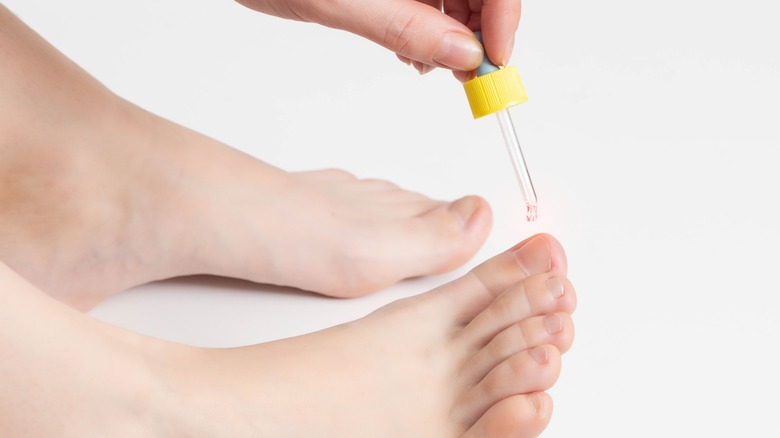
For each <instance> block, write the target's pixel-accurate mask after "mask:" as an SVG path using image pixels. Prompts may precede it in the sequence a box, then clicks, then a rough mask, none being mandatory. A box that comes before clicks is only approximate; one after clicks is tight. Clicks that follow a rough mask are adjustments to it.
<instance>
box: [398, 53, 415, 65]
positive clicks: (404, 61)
mask: <svg viewBox="0 0 780 438" xmlns="http://www.w3.org/2000/svg"><path fill="white" fill-rule="evenodd" d="M395 57H396V58H398V60H399V61H401V62H403V63H404V64H406V65H412V60H411V59H409V58H407V57H406V56H401V55H398V54H396V55H395Z"/></svg>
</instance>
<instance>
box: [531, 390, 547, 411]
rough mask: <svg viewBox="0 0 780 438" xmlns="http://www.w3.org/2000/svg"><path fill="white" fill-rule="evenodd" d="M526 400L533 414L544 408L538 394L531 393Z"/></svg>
mask: <svg viewBox="0 0 780 438" xmlns="http://www.w3.org/2000/svg"><path fill="white" fill-rule="evenodd" d="M528 398H529V399H530V400H531V406H533V408H534V411H535V413H537V414H538V413H539V412H541V410H542V409H543V408H544V404H543V403H542V396H541V395H539V393H533V394H531V395H530V396H528Z"/></svg>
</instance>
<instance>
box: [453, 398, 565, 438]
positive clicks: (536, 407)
mask: <svg viewBox="0 0 780 438" xmlns="http://www.w3.org/2000/svg"><path fill="white" fill-rule="evenodd" d="M551 415H552V399H551V398H550V396H549V395H547V393H544V392H537V393H533V394H523V395H515V396H512V397H509V398H506V399H504V400H501V401H500V402H498V403H496V404H495V405H494V406H492V407H491V408H490V409H488V411H487V412H485V415H483V416H482V417H481V418H480V419H479V420H477V422H476V424H474V426H472V427H471V428H469V429H468V430H467V431H466V433H464V434H463V438H484V437H490V438H505V437H506V438H532V437H536V436H539V434H541V433H542V431H543V430H544V428H545V427H547V424H548V423H549V422H550V417H551Z"/></svg>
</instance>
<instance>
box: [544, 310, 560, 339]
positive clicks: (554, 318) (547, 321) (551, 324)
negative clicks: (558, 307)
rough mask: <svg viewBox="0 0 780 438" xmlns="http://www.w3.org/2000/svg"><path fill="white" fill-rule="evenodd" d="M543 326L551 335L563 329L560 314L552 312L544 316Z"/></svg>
mask: <svg viewBox="0 0 780 438" xmlns="http://www.w3.org/2000/svg"><path fill="white" fill-rule="evenodd" d="M544 326H545V327H546V328H547V331H548V332H549V333H550V334H551V335H554V334H556V333H559V332H560V331H561V330H563V320H562V319H561V317H560V315H558V314H556V313H553V314H552V315H547V316H545V317H544Z"/></svg>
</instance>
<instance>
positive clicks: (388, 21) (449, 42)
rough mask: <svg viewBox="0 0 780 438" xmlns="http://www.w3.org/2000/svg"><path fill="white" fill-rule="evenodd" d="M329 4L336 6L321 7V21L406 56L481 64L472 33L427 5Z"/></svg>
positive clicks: (405, 1)
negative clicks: (323, 8)
mask: <svg viewBox="0 0 780 438" xmlns="http://www.w3.org/2000/svg"><path fill="white" fill-rule="evenodd" d="M328 3H331V2H328ZM332 3H338V5H336V6H332V7H328V8H325V10H323V11H322V14H321V15H320V18H321V20H319V21H320V23H322V24H324V25H326V26H330V27H336V28H339V29H344V30H347V31H349V32H352V33H355V34H358V35H361V36H363V37H365V38H368V39H369V40H371V41H374V42H376V43H378V44H380V45H382V46H384V47H386V48H388V49H390V50H392V51H393V52H396V53H397V54H399V55H401V56H404V57H406V58H409V59H411V60H414V61H418V62H421V63H423V64H428V65H432V66H438V67H446V68H450V69H453V70H473V69H475V68H477V66H478V65H479V64H480V62H482V47H481V46H480V44H479V41H477V39H476V38H475V36H474V34H473V32H471V30H469V28H468V27H466V26H465V25H463V24H462V23H459V22H458V21H456V20H455V19H453V18H451V17H449V16H447V15H445V14H444V13H442V12H441V10H439V9H437V8H436V7H432V6H431V5H430V4H424V3H420V2H418V1H415V0H386V1H380V2H373V1H366V0H343V2H342V1H335V2H332ZM436 4H437V3H436Z"/></svg>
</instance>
